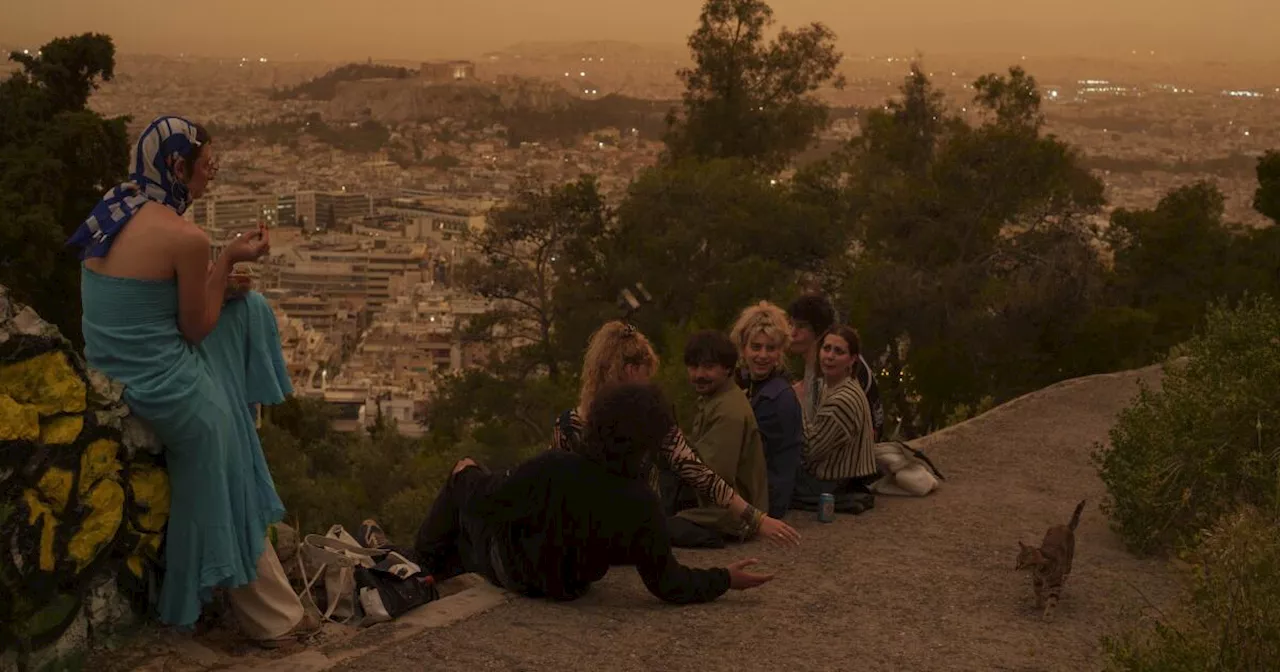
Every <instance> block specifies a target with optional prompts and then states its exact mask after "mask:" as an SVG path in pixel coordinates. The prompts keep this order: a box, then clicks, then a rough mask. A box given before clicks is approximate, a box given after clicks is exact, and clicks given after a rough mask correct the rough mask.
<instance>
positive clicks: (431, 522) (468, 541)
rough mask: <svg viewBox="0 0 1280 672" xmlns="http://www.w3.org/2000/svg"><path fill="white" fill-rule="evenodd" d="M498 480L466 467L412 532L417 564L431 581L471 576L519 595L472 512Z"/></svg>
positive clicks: (490, 534)
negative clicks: (479, 576)
mask: <svg viewBox="0 0 1280 672" xmlns="http://www.w3.org/2000/svg"><path fill="white" fill-rule="evenodd" d="M502 480H503V475H499V474H491V473H489V472H488V471H485V470H484V469H481V468H480V467H475V466H471V467H467V468H466V469H463V470H462V471H460V472H458V473H456V474H454V475H452V476H450V477H449V480H448V482H447V483H445V486H444V488H442V489H441V490H440V494H438V495H436V501H435V503H434V504H432V505H431V511H430V512H429V513H427V519H426V520H424V521H423V522H422V526H421V527H419V528H418V537H417V540H416V541H415V542H414V552H415V554H416V555H417V559H418V563H419V564H420V565H422V566H423V569H425V570H426V571H428V572H430V573H431V574H432V576H434V577H435V578H436V580H437V581H443V580H444V579H447V578H451V577H454V576H457V575H459V574H465V573H467V572H475V573H476V574H479V575H481V576H484V577H485V578H487V579H489V581H490V582H492V583H494V584H495V585H498V586H501V587H503V588H506V589H508V590H513V591H517V592H519V591H520V589H521V586H520V585H519V584H518V582H516V581H513V580H512V579H511V577H510V576H509V574H508V573H507V571H506V568H507V567H510V562H509V560H507V559H508V558H510V554H509V552H508V549H506V548H504V547H503V546H502V544H501V543H499V539H498V538H497V536H496V535H495V534H494V531H493V530H492V529H491V528H490V526H489V525H488V524H487V522H486V521H485V520H484V519H483V518H481V517H480V516H478V515H475V513H473V511H474V504H475V503H476V502H478V501H481V500H483V499H484V498H485V497H488V496H489V495H490V494H492V493H493V492H494V491H495V490H497V488H498V486H500V485H502Z"/></svg>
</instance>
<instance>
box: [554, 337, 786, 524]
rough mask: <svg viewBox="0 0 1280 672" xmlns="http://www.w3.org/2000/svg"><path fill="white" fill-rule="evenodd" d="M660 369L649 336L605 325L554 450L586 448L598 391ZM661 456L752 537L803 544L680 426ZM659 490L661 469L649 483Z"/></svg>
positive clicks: (590, 347) (591, 345)
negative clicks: (719, 470) (706, 457)
mask: <svg viewBox="0 0 1280 672" xmlns="http://www.w3.org/2000/svg"><path fill="white" fill-rule="evenodd" d="M657 370H658V355H657V353H655V352H654V350H653V347H652V346H651V345H650V344H649V340H648V339H647V338H645V336H644V334H642V333H640V331H639V330H638V329H636V328H635V327H634V326H632V325H629V324H626V323H624V322H620V321H612V322H607V323H605V325H604V326H602V327H600V329H598V330H597V331H596V332H595V333H594V334H592V335H591V339H590V341H588V344H587V353H586V356H585V358H584V360H583V365H582V388H581V392H580V393H579V396H578V407H577V408H576V409H573V410H569V411H565V412H564V413H563V414H562V415H561V416H560V417H559V418H558V419H557V420H556V424H555V431H554V434H553V439H552V444H551V447H552V449H553V450H561V451H568V452H580V451H581V450H583V449H584V442H583V426H584V425H585V424H586V423H587V422H589V421H590V414H589V412H588V409H589V408H590V407H591V404H592V401H593V399H594V397H595V395H596V393H597V391H598V390H600V389H602V388H603V387H605V386H608V385H612V384H615V383H622V382H647V381H648V380H649V379H650V378H651V377H652V376H653V375H654V373H656V372H657ZM657 459H658V460H659V463H660V465H661V467H662V468H663V469H665V470H667V471H670V472H671V473H673V474H675V475H676V476H677V477H679V479H680V480H681V481H682V482H683V483H685V484H686V485H688V486H689V487H690V488H692V489H693V490H694V491H695V492H697V493H698V496H699V497H702V498H705V501H708V502H714V503H715V505H716V506H720V507H723V508H725V509H728V510H729V512H730V513H731V514H732V515H734V516H737V517H738V518H739V519H740V520H742V521H744V523H745V525H746V529H747V536H748V537H753V536H756V535H757V534H758V535H759V536H761V537H763V538H765V539H768V540H770V541H773V542H775V543H779V544H790V545H799V543H800V534H799V533H798V532H796V531H795V529H794V528H792V527H791V526H790V525H788V524H786V523H784V522H782V521H781V520H778V519H776V518H772V517H770V516H767V515H765V513H764V512H763V511H761V510H760V509H758V508H756V507H755V506H752V505H751V504H750V503H749V502H747V500H745V499H743V498H742V497H741V496H740V495H739V494H738V493H737V492H735V491H734V489H733V486H732V485H730V484H729V483H728V482H727V481H725V480H724V479H723V478H721V477H720V476H719V475H717V474H716V472H715V471H714V470H712V469H711V468H710V467H708V466H707V465H706V464H705V463H704V462H703V461H702V460H701V459H699V458H698V455H697V454H696V453H695V452H694V451H693V450H692V449H691V448H690V447H689V444H688V442H687V441H686V440H685V437H684V434H683V433H682V432H681V431H680V428H679V427H677V426H675V424H674V423H673V424H672V425H671V433H670V434H669V435H668V436H667V437H666V438H665V439H664V440H663V442H662V446H661V447H660V448H659V450H658V455H657ZM650 485H651V486H652V487H653V489H654V492H655V493H656V492H658V491H659V484H658V482H657V472H655V473H654V479H653V481H652V482H651V483H650Z"/></svg>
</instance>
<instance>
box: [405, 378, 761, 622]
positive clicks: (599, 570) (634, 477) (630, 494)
mask: <svg viewBox="0 0 1280 672" xmlns="http://www.w3.org/2000/svg"><path fill="white" fill-rule="evenodd" d="M674 424H675V422H674V418H673V417H672V415H671V411H670V410H669V405H668V403H667V401H666V400H665V398H664V397H663V395H662V392H661V391H660V390H658V388H657V387H655V386H653V385H648V384H626V385H619V386H615V387H611V388H607V389H606V390H604V391H602V392H601V393H600V394H599V395H597V397H596V399H595V401H594V402H592V404H591V407H590V409H589V411H588V420H587V426H586V428H585V431H584V441H585V442H586V446H585V450H584V451H583V452H584V454H575V453H565V452H559V451H551V452H546V453H542V454H541V455H538V456H537V457H535V458H533V459H531V460H529V461H527V462H525V463H524V464H522V465H520V466H518V467H516V468H515V469H513V470H512V471H510V472H508V473H507V474H505V475H503V476H496V475H491V474H489V473H487V472H485V471H484V470H482V469H480V468H479V467H478V466H476V464H475V463H474V462H472V461H471V460H469V459H468V460H462V461H460V462H459V463H458V464H457V465H456V466H455V467H454V472H453V475H452V476H451V477H450V478H449V482H448V483H447V484H446V485H445V487H444V489H443V490H441V491H440V495H439V496H438V497H437V498H436V502H435V504H434V505H433V506H432V508H431V513H430V514H428V516H427V519H426V521H425V522H423V524H422V527H421V529H420V530H419V531H418V538H417V542H416V544H415V550H416V552H417V555H418V561H419V563H420V564H422V565H423V566H425V567H426V568H428V569H429V571H431V572H432V573H433V574H434V575H435V576H436V577H437V579H444V578H447V577H449V576H453V575H455V574H458V573H461V572H468V571H469V572H476V573H478V574H481V575H483V576H484V577H485V578H487V579H489V581H491V582H492V583H494V584H495V585H498V586H501V587H503V588H506V589H508V590H511V591H513V592H518V593H521V594H524V595H527V596H530V597H548V598H551V599H556V600H572V599H575V598H577V597H580V596H581V595H583V594H585V593H586V592H587V589H588V588H589V587H590V585H591V584H592V583H593V582H595V581H598V580H599V579H601V578H603V577H604V575H605V573H606V572H608V571H609V567H611V566H614V565H634V566H635V567H636V570H637V571H638V572H639V573H640V576H641V578H642V579H643V580H644V584H645V586H646V587H648V589H649V592H651V593H653V594H654V595H655V596H657V597H659V598H661V599H663V600H666V601H667V602H673V603H676V604H689V603H696V602H709V601H711V600H714V599H716V598H718V597H720V596H721V595H723V594H724V592H725V591H727V590H729V589H730V588H732V589H735V590H745V589H747V588H754V587H756V586H759V585H761V584H763V583H765V582H767V581H769V580H771V579H772V578H773V577H772V575H762V574H754V573H751V572H748V571H746V567H748V566H749V565H751V564H753V563H754V562H756V561H755V560H742V561H739V562H736V563H734V564H731V565H729V566H728V567H726V568H714V569H691V568H688V567H685V566H684V565H681V564H680V563H679V561H677V560H676V558H675V556H674V555H673V554H672V552H671V544H670V541H669V540H668V538H667V531H666V525H665V519H664V517H663V515H662V511H661V507H660V505H659V503H658V500H657V498H656V497H655V496H654V494H653V491H652V490H651V489H650V487H649V486H648V483H647V480H646V479H647V478H648V475H649V473H650V469H652V465H653V461H654V458H655V453H656V451H657V450H658V448H659V447H660V445H661V444H662V441H663V439H664V438H665V437H666V436H667V434H668V433H669V432H670V431H671V429H672V426H673V425H674Z"/></svg>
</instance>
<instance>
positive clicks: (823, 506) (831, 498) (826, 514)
mask: <svg viewBox="0 0 1280 672" xmlns="http://www.w3.org/2000/svg"><path fill="white" fill-rule="evenodd" d="M835 519H836V498H835V495H832V494H831V493H829V492H824V493H822V495H821V496H819V497H818V522H820V523H830V522H834V521H835Z"/></svg>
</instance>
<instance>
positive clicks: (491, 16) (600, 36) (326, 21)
mask: <svg viewBox="0 0 1280 672" xmlns="http://www.w3.org/2000/svg"><path fill="white" fill-rule="evenodd" d="M772 5H773V7H774V10H775V11H776V14H777V18H778V20H779V23H780V24H784V25H797V24H801V23H806V22H809V21H823V22H825V23H827V25H829V26H831V27H832V28H833V29H834V30H835V31H836V33H837V34H838V35H839V36H840V46H841V48H842V49H843V50H844V51H845V52H846V53H850V54H856V53H863V54H875V53H887V52H893V53H907V52H911V51H916V50H919V51H923V52H925V53H926V54H927V53H935V54H937V53H960V52H967V53H975V52H985V53H991V52H1025V53H1034V54H1080V55H1099V56H1111V55H1118V54H1123V53H1127V52H1129V51H1130V50H1131V49H1136V50H1143V51H1146V50H1156V51H1157V53H1158V54H1160V55H1163V56H1168V57H1171V58H1215V59H1249V60H1255V59H1264V60H1280V40H1277V39H1276V37H1275V35H1276V27H1277V26H1280V0H1214V1H1212V2H1210V1H1209V0H912V1H911V2H904V3H896V2H890V1H888V0H880V1H878V2H866V1H858V0H775V1H774V2H773V3H772ZM700 8H701V2H700V0H645V1H643V2H637V1H634V0H632V1H628V2H618V1H616V0H615V1H613V2H609V1H606V0H458V1H457V2H450V3H445V2H439V1H438V0H417V1H415V0H365V1H363V2H357V1H352V0H342V1H339V0H207V1H205V2H166V3H140V4H132V3H120V2H102V0H38V1H36V2H31V1H29V0H0V41H3V42H7V43H11V44H21V45H22V46H26V45H28V44H30V45H31V46H38V45H39V44H40V43H43V42H44V41H46V40H48V39H49V38H51V37H54V36H59V35H68V34H72V33H79V32H85V31H97V32H105V33H108V34H110V35H112V36H113V37H114V38H115V39H116V44H117V46H118V48H119V49H120V51H121V52H125V53H139V52H143V53H168V54H175V55H176V54H178V53H180V52H185V53H188V54H204V55H227V56H248V55H257V56H268V57H275V58H291V57H293V55H294V54H298V55H299V56H300V57H301V58H306V59H325V60H328V59H334V60H337V59H349V58H364V57H366V56H371V57H374V58H385V59H418V58H436V57H445V56H458V57H467V56H475V55H478V54H480V53H482V52H484V51H488V50H494V49H500V48H503V47H505V46H507V45H510V44H512V43H514V42H518V41H523V40H537V41H540V40H554V41H563V40H627V41H634V42H646V43H669V44H680V43H682V42H683V41H684V38H685V37H686V36H687V35H688V33H689V32H690V30H691V29H692V27H693V26H694V23H695V21H696V19H697V16H698V12H699V9H700Z"/></svg>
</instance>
